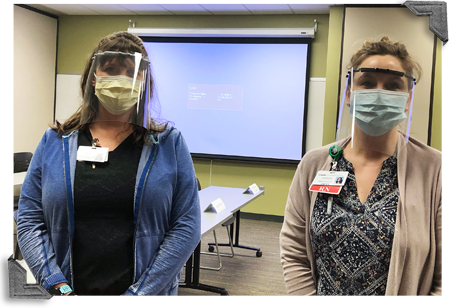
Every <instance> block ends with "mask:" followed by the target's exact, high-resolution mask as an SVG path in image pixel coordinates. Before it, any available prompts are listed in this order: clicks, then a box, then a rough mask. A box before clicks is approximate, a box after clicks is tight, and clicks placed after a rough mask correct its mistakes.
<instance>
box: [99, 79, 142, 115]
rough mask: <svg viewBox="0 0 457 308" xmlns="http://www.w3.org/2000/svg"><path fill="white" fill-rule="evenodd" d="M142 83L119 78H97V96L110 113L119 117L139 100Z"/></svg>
mask: <svg viewBox="0 0 457 308" xmlns="http://www.w3.org/2000/svg"><path fill="white" fill-rule="evenodd" d="M139 89H140V82H139V81H138V80H137V81H136V82H135V85H134V84H133V78H130V77H127V76H124V75H119V76H96V83H95V95H96V96H97V97H98V100H99V101H100V103H101V104H102V105H103V107H105V109H106V110H108V112H109V113H111V114H114V115H119V114H123V113H125V112H126V111H127V110H129V109H130V108H132V107H133V106H134V105H135V104H136V103H137V102H138V100H139V92H140V91H139Z"/></svg>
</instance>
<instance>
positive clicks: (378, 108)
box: [350, 89, 409, 136]
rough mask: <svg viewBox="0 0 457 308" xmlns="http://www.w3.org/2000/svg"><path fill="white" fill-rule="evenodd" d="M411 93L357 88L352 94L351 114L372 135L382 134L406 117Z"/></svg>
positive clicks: (361, 127)
mask: <svg viewBox="0 0 457 308" xmlns="http://www.w3.org/2000/svg"><path fill="white" fill-rule="evenodd" d="M408 97H409V93H405V92H397V91H388V90H382V89H368V90H356V91H354V92H352V95H351V109H350V112H351V114H352V113H353V110H354V99H355V112H356V113H355V122H356V123H357V125H358V126H359V127H360V129H362V131H363V132H364V133H365V134H367V135H370V136H381V135H384V134H385V133H387V132H388V131H390V130H391V129H393V128H394V127H395V126H397V125H398V124H400V122H402V121H403V120H404V119H406V114H405V107H406V102H407V101H408Z"/></svg>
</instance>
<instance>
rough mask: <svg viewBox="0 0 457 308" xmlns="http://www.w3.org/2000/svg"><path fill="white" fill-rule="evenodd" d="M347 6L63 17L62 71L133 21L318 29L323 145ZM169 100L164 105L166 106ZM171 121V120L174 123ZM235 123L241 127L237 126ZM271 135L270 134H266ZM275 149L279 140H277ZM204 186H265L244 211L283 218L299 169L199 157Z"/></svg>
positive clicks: (436, 127)
mask: <svg viewBox="0 0 457 308" xmlns="http://www.w3.org/2000/svg"><path fill="white" fill-rule="evenodd" d="M343 18H344V7H343V6H331V7H330V14H329V15H261V16H61V17H60V18H59V41H58V59H57V61H58V62H57V72H58V73H59V74H81V73H82V71H83V70H84V66H85V62H86V61H87V58H88V56H89V55H90V53H91V51H92V49H93V48H94V47H95V46H96V44H97V43H98V41H99V40H100V38H101V37H103V36H105V35H107V34H109V33H112V32H115V31H123V30H126V29H127V28H128V26H129V20H133V21H135V22H136V27H138V28H300V27H302V28H311V27H314V19H316V20H317V22H318V31H317V33H316V37H315V38H314V39H313V44H312V50H311V77H315V78H326V90H325V106H324V123H326V125H324V126H323V138H322V144H327V143H330V142H333V141H334V138H335V126H336V112H337V105H338V96H337V95H338V86H339V66H340V56H341V40H342V25H343ZM441 44H442V43H441V41H439V40H438V48H437V58H436V76H435V91H434V93H435V95H434V104H433V123H432V142H431V145H432V146H433V147H435V148H437V149H439V150H441ZM164 103H166V102H162V104H164ZM170 120H172V119H170ZM234 125H236V123H234ZM266 135H268V134H266ZM272 146H274V142H272ZM194 167H195V171H196V174H197V177H198V178H199V180H200V183H201V185H202V188H205V187H208V186H210V185H212V186H229V187H242V188H244V187H247V186H249V185H251V184H252V183H256V184H257V185H259V186H265V189H266V190H265V196H263V197H262V198H259V199H257V200H255V201H254V202H252V203H251V204H249V205H248V206H247V207H245V208H244V209H243V211H244V212H249V213H257V214H267V215H277V216H282V215H283V214H284V207H285V203H286V200H287V194H288V191H289V186H290V183H291V181H292V178H293V176H294V173H295V169H296V167H295V166H291V165H279V164H266V163H252V162H236V161H221V160H213V161H210V160H208V159H194Z"/></svg>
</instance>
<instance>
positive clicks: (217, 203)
mask: <svg viewBox="0 0 457 308" xmlns="http://www.w3.org/2000/svg"><path fill="white" fill-rule="evenodd" d="M224 209H225V204H224V202H222V200H221V198H217V199H216V200H214V201H213V202H211V203H210V204H209V205H208V207H207V208H206V209H205V212H216V213H220V212H222V210H224Z"/></svg>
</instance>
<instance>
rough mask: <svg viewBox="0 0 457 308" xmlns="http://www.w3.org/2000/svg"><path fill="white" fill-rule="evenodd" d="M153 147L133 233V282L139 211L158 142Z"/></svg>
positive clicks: (134, 278)
mask: <svg viewBox="0 0 457 308" xmlns="http://www.w3.org/2000/svg"><path fill="white" fill-rule="evenodd" d="M153 147H154V148H153V149H152V150H151V154H150V155H152V159H151V162H150V163H149V166H148V171H147V172H146V174H145V175H144V181H143V187H142V188H141V194H140V201H139V204H138V211H137V218H136V223H135V230H134V233H133V281H132V284H134V283H135V280H136V234H137V231H138V224H139V213H140V210H141V205H142V203H143V202H142V201H143V192H144V187H145V183H146V180H147V179H148V176H149V172H150V171H151V169H152V165H153V164H154V162H155V159H156V156H157V149H158V147H157V144H156V143H154V145H153ZM140 182H141V179H140ZM137 193H138V191H137ZM133 210H134V211H135V203H134V208H133Z"/></svg>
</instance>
